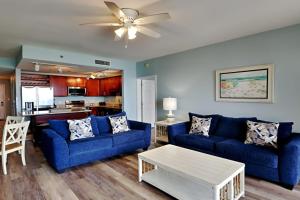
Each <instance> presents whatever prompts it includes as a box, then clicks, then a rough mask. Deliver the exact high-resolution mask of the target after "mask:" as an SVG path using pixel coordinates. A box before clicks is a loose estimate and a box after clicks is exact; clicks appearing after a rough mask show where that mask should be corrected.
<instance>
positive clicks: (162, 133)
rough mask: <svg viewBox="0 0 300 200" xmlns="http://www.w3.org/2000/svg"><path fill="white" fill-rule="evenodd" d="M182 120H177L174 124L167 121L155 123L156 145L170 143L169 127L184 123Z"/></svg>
mask: <svg viewBox="0 0 300 200" xmlns="http://www.w3.org/2000/svg"><path fill="white" fill-rule="evenodd" d="M182 122H184V121H182V120H175V121H173V122H168V121H167V120H163V121H157V122H155V133H154V143H156V142H157V141H161V142H166V143H168V142H169V140H168V126H170V125H174V124H178V123H182Z"/></svg>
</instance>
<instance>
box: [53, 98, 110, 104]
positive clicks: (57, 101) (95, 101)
mask: <svg viewBox="0 0 300 200" xmlns="http://www.w3.org/2000/svg"><path fill="white" fill-rule="evenodd" d="M66 100H69V101H79V100H84V101H85V105H90V104H92V103H93V104H98V103H99V102H102V101H105V97H79V96H68V97H54V102H55V105H65V101H66Z"/></svg>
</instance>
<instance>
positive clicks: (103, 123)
mask: <svg viewBox="0 0 300 200" xmlns="http://www.w3.org/2000/svg"><path fill="white" fill-rule="evenodd" d="M110 116H111V117H116V116H126V113H125V112H121V113H119V114H116V115H110ZM94 119H95V121H96V123H97V128H98V131H99V134H108V133H111V132H112V128H111V125H110V121H109V118H108V116H94Z"/></svg>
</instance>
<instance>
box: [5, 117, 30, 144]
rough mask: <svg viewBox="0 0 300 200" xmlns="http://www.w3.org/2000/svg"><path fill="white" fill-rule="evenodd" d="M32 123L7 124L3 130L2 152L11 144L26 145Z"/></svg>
mask: <svg viewBox="0 0 300 200" xmlns="http://www.w3.org/2000/svg"><path fill="white" fill-rule="evenodd" d="M29 124H30V121H26V122H21V123H16V124H6V125H5V126H4V129H3V138H2V150H5V146H6V145H9V144H15V143H22V145H24V144H25V140H26V135H27V131H28V127H29Z"/></svg>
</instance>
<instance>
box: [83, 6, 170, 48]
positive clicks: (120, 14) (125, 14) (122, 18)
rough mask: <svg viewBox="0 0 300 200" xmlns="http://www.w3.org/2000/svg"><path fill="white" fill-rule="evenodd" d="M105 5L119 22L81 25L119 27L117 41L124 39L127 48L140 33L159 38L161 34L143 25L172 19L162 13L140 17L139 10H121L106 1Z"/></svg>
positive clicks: (116, 33) (116, 31)
mask: <svg viewBox="0 0 300 200" xmlns="http://www.w3.org/2000/svg"><path fill="white" fill-rule="evenodd" d="M104 3H105V5H106V6H107V7H108V8H109V9H110V11H111V12H112V13H113V14H114V16H115V17H116V18H117V21H115V22H95V23H85V24H81V25H92V26H109V27H116V26H119V27H120V28H118V29H116V30H115V31H114V32H115V35H116V36H115V41H118V40H120V39H122V38H124V40H125V48H127V44H128V40H133V39H135V38H136V34H137V32H140V33H142V34H144V35H146V36H150V37H153V38H159V37H160V34H159V33H158V32H156V31H153V30H151V29H150V28H147V27H144V26H143V25H146V24H151V23H156V22H160V21H163V20H167V19H170V15H169V14H168V13H160V14H155V15H149V16H145V17H139V11H138V10H135V9H132V8H119V7H118V6H117V4H115V3H114V2H110V1H104ZM126 33H127V34H126Z"/></svg>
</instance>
